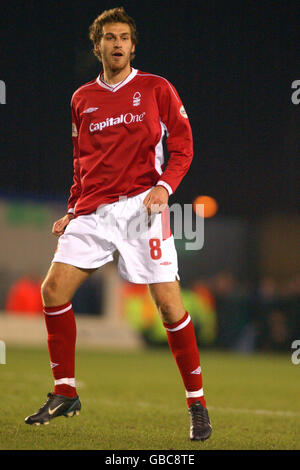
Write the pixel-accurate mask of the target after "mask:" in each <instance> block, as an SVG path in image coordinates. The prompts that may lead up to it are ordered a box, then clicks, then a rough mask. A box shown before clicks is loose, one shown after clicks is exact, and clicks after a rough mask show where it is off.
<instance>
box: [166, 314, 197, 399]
mask: <svg viewBox="0 0 300 470" xmlns="http://www.w3.org/2000/svg"><path fill="white" fill-rule="evenodd" d="M164 326H165V328H166V332H167V338H168V343H169V346H170V349H171V351H172V354H173V356H174V358H175V360H176V363H177V366H178V368H179V371H180V374H181V377H182V380H183V383H184V386H185V389H186V401H187V405H188V407H190V406H191V405H192V404H193V403H194V402H195V401H200V402H201V404H202V405H203V406H204V407H206V403H205V399H204V394H203V387H202V373H201V367H200V357H199V351H198V347H197V341H196V336H195V331H194V326H193V323H192V320H191V317H190V315H189V314H188V312H186V313H185V315H184V317H183V318H182V319H181V320H179V321H178V322H176V323H172V324H169V323H164Z"/></svg>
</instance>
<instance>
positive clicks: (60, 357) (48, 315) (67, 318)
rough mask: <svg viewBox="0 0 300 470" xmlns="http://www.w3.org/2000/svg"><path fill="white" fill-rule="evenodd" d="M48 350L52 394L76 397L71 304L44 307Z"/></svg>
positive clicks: (74, 328)
mask: <svg viewBox="0 0 300 470" xmlns="http://www.w3.org/2000/svg"><path fill="white" fill-rule="evenodd" d="M44 314H45V322H46V327H47V331H48V349H49V355H50V361H51V368H52V374H53V377H54V394H56V395H64V396H66V397H71V398H73V397H76V395H77V393H76V388H75V343H76V323H75V318H74V313H73V309H72V304H71V303H70V302H68V303H67V304H64V305H60V306H58V307H44Z"/></svg>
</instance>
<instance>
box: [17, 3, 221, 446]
mask: <svg viewBox="0 0 300 470" xmlns="http://www.w3.org/2000/svg"><path fill="white" fill-rule="evenodd" d="M90 39H91V40H92V42H93V45H94V53H95V55H96V56H97V57H98V59H99V60H100V61H101V62H102V66H103V71H102V72H101V73H100V75H99V76H98V77H97V78H96V79H95V80H92V81H90V82H88V83H87V84H85V85H83V86H81V87H80V88H78V90H77V91H75V93H74V94H73V97H72V101H71V108H72V138H73V148H74V180H73V181H74V183H73V185H72V187H71V191H70V198H69V201H68V210H67V214H66V215H65V216H64V217H62V218H61V219H60V220H58V221H56V222H55V223H54V225H53V229H52V232H53V233H54V235H56V236H58V237H59V239H58V247H57V250H56V253H55V255H54V258H53V261H52V263H51V266H50V269H49V271H48V273H47V276H46V278H45V280H44V282H43V284H42V299H43V304H44V313H45V322H46V328H47V332H48V349H49V355H50V361H51V362H50V364H51V368H52V373H53V376H54V390H53V392H52V393H49V394H48V400H47V401H46V403H45V404H44V405H43V406H42V407H41V408H40V409H39V410H38V411H37V413H35V414H33V415H31V416H28V417H27V418H26V419H25V422H26V423H27V424H37V425H39V424H47V423H49V421H50V420H51V419H53V418H54V417H57V416H61V415H65V416H73V415H75V414H78V413H79V410H80V409H81V403H80V400H79V397H78V395H77V392H76V384H75V373H74V367H75V364H74V363H75V361H74V357H75V340H76V324H75V319H74V314H73V310H72V304H71V300H72V297H73V295H74V293H75V292H76V289H77V288H78V287H79V286H80V285H81V284H82V283H83V282H84V281H85V280H86V279H87V278H88V277H89V276H90V275H91V273H93V272H94V271H95V270H96V269H98V268H99V267H100V266H103V265H104V264H105V263H108V262H110V261H112V260H113V253H114V252H115V251H117V252H118V253H119V261H118V268H119V272H120V274H121V276H122V277H123V278H125V279H126V280H127V281H130V282H132V283H137V284H147V285H149V289H150V292H151V294H152V297H153V299H154V301H155V304H156V306H157V310H158V312H159V314H160V316H161V318H162V321H163V324H164V326H165V329H166V334H167V338H168V343H169V346H170V349H171V352H172V354H173V356H174V358H175V360H176V363H177V365H178V368H179V371H180V374H181V376H182V380H183V383H184V387H185V391H186V401H187V406H188V411H189V415H190V439H191V440H202V441H203V440H205V439H208V438H209V436H210V434H211V431H212V428H211V425H210V421H209V416H208V412H207V408H206V403H205V398H204V393H203V386H202V373H201V367H200V358H199V352H198V348H197V343H196V338H195V333H194V328H193V324H192V320H191V317H190V315H189V314H188V312H186V311H185V309H184V306H183V302H182V299H181V293H180V286H179V282H178V279H179V276H178V266H177V253H176V249H175V245H174V238H173V235H172V233H171V232H170V229H168V230H166V229H165V226H166V224H164V214H165V210H163V208H167V204H168V199H169V196H170V195H171V194H172V193H174V191H175V190H176V188H177V186H178V185H179V183H180V182H181V180H182V178H183V177H184V175H185V174H186V172H187V171H188V169H189V167H190V164H191V161H192V158H193V142H192V133H191V128H190V124H189V120H188V117H187V114H186V112H185V110H184V107H183V104H182V102H181V100H180V98H179V96H178V93H177V91H176V90H175V88H174V87H173V85H172V84H170V83H169V82H168V80H166V79H165V78H162V77H160V76H157V75H153V74H151V73H146V72H141V71H140V70H137V69H134V68H133V67H131V61H132V59H133V58H134V52H135V46H136V44H137V31H136V26H135V23H134V20H133V19H132V18H130V17H129V16H128V15H127V13H126V12H125V10H124V9H123V8H114V9H111V10H107V11H104V12H103V13H102V14H101V15H100V16H98V17H97V18H96V19H95V21H94V22H93V24H92V25H91V27H90ZM165 134H166V136H167V147H168V152H169V155H170V157H169V161H168V164H167V165H165V164H164V155H163V145H162V141H163V138H164V136H165ZM143 213H144V214H145V217H146V218H147V224H148V225H147V226H146V227H147V228H146V231H145V230H144V231H141V232H140V235H139V236H134V237H132V236H124V234H125V232H124V223H125V225H126V227H127V228H128V226H130V225H131V226H134V224H135V222H136V221H137V219H138V218H139V217H140V215H141V214H143ZM147 231H148V232H147ZM127 232H128V231H127ZM129 232H130V230H129Z"/></svg>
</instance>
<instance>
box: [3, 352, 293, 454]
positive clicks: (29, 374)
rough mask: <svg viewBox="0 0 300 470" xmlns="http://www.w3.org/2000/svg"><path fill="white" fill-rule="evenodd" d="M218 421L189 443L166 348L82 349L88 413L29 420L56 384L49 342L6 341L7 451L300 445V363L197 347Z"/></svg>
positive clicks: (79, 366)
mask: <svg viewBox="0 0 300 470" xmlns="http://www.w3.org/2000/svg"><path fill="white" fill-rule="evenodd" d="M200 356H201V366H202V372H203V381H204V391H205V395H206V400H207V406H208V409H209V413H210V418H211V422H212V426H213V434H212V436H211V438H210V439H209V440H207V441H206V442H204V443H202V442H190V440H189V438H188V434H189V418H188V414H187V407H186V402H185V393H184V388H183V385H182V382H181V377H180V375H179V373H178V371H177V367H176V364H175V361H174V360H173V357H172V356H171V354H170V352H169V351H168V350H167V349H166V350H144V351H136V352H135V351H133V352H127V351H126V352H124V351H114V352H112V351H95V350H84V349H78V350H77V354H76V376H77V382H78V393H79V396H80V399H81V402H82V411H81V413H80V415H79V416H78V417H74V418H64V417H59V418H56V419H54V420H53V421H51V422H50V424H49V425H48V426H28V425H26V424H25V423H24V418H25V417H26V416H27V415H29V414H32V413H33V412H35V411H37V409H38V408H39V407H40V406H41V405H42V404H43V403H44V402H45V400H46V394H47V392H49V391H52V388H53V385H52V384H53V382H52V375H51V370H50V366H49V359H48V351H47V347H45V348H42V349H37V348H25V347H22V348H21V347H10V346H9V345H7V358H6V362H7V363H6V364H5V365H0V381H1V389H0V399H1V414H0V449H1V450H29V449H32V450H38V449H39V450H75V449H77V450H83V449H86V450H97V449H98V450H142V449H143V450H148V449H149V450H154V449H155V450H171V449H172V450H194V451H197V450H202V449H203V450H207V449H210V450H212V449H219V450H221V449H226V450H233V449H236V450H240V449H241V450H254V449H256V450H262V449H265V450H272V449H274V450H275V449H277V450H281V449H285V450H294V449H300V439H299V437H300V431H299V429H300V399H299V382H300V365H298V366H297V365H293V364H292V362H291V357H290V355H288V354H287V355H282V354H278V355H277V354H273V355H272V354H265V355H264V354H253V355H236V354H232V353H228V352H220V351H219V352H215V351H203V352H200Z"/></svg>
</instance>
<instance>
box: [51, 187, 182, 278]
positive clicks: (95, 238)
mask: <svg viewBox="0 0 300 470" xmlns="http://www.w3.org/2000/svg"><path fill="white" fill-rule="evenodd" d="M150 190H151V189H149V190H147V191H145V192H143V193H141V194H138V195H137V196H133V197H130V198H126V197H125V198H121V199H120V200H119V201H117V202H114V203H111V204H105V205H101V206H99V207H98V209H97V210H96V211H95V212H93V213H92V214H88V215H80V216H78V217H76V218H75V219H73V220H71V221H70V223H69V224H68V226H67V227H66V230H65V232H64V234H63V235H61V236H60V237H59V239H58V245H57V250H56V253H55V255H54V258H53V260H52V262H54V263H66V264H70V265H72V266H76V267H78V268H83V269H95V268H100V266H103V265H104V264H106V263H108V262H110V261H113V253H114V252H115V251H118V252H119V261H118V269H119V273H120V275H121V276H122V277H123V278H124V279H126V280H127V281H129V282H133V283H135V284H152V283H156V282H172V281H175V280H176V279H179V276H178V262H177V253H176V248H175V243H174V237H173V235H172V233H171V231H170V226H169V212H168V210H166V211H164V213H163V214H161V213H160V214H158V213H156V214H151V215H150V216H149V215H148V213H147V210H146V209H145V207H144V206H143V200H144V199H145V197H146V195H147V193H148V192H149V191H150Z"/></svg>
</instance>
